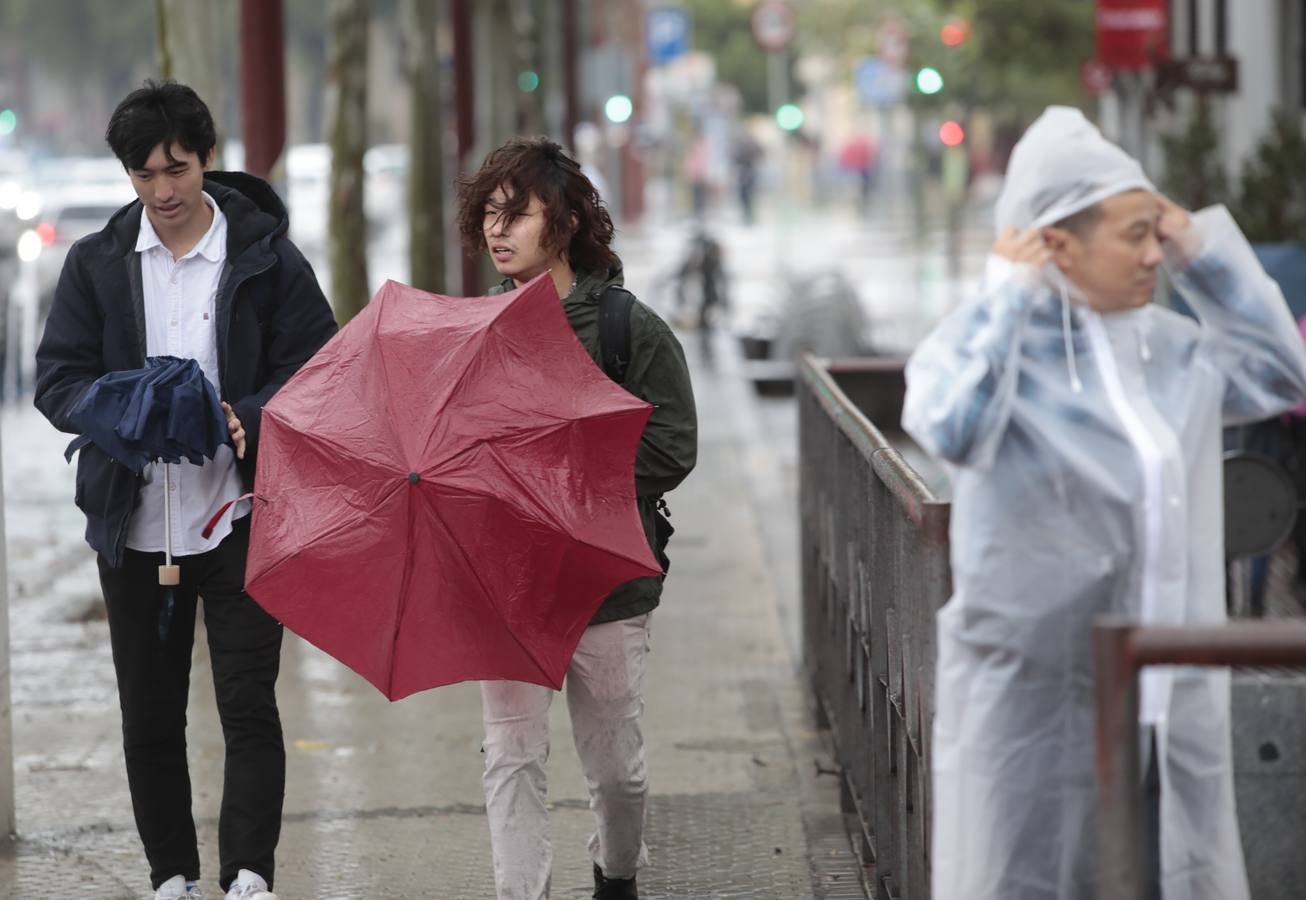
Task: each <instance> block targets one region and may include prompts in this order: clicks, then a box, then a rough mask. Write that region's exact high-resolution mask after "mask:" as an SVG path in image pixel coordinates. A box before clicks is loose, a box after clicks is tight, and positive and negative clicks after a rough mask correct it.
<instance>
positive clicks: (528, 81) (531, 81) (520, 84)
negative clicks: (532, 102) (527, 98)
mask: <svg viewBox="0 0 1306 900" xmlns="http://www.w3.org/2000/svg"><path fill="white" fill-rule="evenodd" d="M539 86H540V76H539V73H537V72H532V71H531V70H529V69H527V70H526V71H525V72H522V73H521V74H520V75H518V76H517V88H518V90H520V91H522V92H523V93H527V94H529V93H531V92H533V91H534V90H535V89H536V88H538V87H539Z"/></svg>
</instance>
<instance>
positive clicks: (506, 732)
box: [458, 138, 698, 900]
mask: <svg viewBox="0 0 1306 900" xmlns="http://www.w3.org/2000/svg"><path fill="white" fill-rule="evenodd" d="M460 188H461V189H460V193H459V201H458V207H459V208H458V225H459V230H460V232H461V235H462V240H463V244H464V247H465V248H466V249H467V251H468V252H469V253H489V255H490V259H491V261H492V262H493V264H494V267H495V269H496V270H497V271H498V272H499V274H501V275H503V276H504V280H503V282H502V283H501V284H500V285H498V286H497V287H496V288H495V289H494V290H493V291H492V293H499V292H502V291H507V290H512V289H514V288H517V287H521V286H522V285H524V284H526V283H527V282H528V281H530V280H531V279H533V278H535V277H537V276H539V275H541V274H543V273H545V272H548V273H549V275H550V277H551V278H552V280H553V284H554V286H555V287H556V288H557V291H558V296H559V297H561V298H562V305H563V309H564V311H565V312H566V314H567V318H568V320H569V321H570V323H571V326H572V328H573V329H575V331H576V336H577V337H578V338H579V339H580V342H581V344H582V345H583V346H584V347H585V349H586V350H587V351H588V352H589V354H590V356H591V358H593V359H594V361H595V363H596V364H597V365H600V366H601V367H603V368H604V370H605V371H607V373H608V375H609V376H610V377H612V378H613V379H614V380H615V381H617V382H618V383H619V384H620V385H621V386H622V387H624V388H625V389H626V390H628V391H630V392H631V393H632V394H635V395H636V396H638V397H640V398H642V399H643V400H646V401H647V402H649V403H651V404H653V407H654V411H653V414H652V415H651V416H650V418H649V420H648V424H647V425H646V426H645V429H644V434H643V437H642V439H641V442H640V446H639V450H638V452H637V454H636V457H635V493H636V495H637V497H638V501H639V509H640V515H641V518H642V520H643V523H644V530H645V534H646V536H647V538H648V541H649V545H650V547H651V548H652V549H653V550H654V551H655V553H656V555H657V556H658V558H659V559H660V560H661V562H662V565H663V568H664V570H665V568H666V567H667V565H668V561H667V558H666V555H665V553H664V549H665V544H666V538H667V537H669V534H670V526H669V525H668V524H667V523H666V520H665V519H664V518H663V517H662V515H661V513H660V512H659V511H658V507H659V505H660V504H661V503H662V495H663V494H664V493H666V492H667V491H670V490H671V489H673V488H675V487H676V486H677V485H679V484H680V483H681V481H683V480H684V479H685V477H686V476H687V475H688V474H689V472H690V470H692V469H693V468H694V462H695V460H696V456H697V434H698V430H697V419H696V414H695V410H694V395H693V390H692V388H691V386H690V379H689V369H688V367H687V365H686V363H685V355H684V352H683V350H682V349H681V347H680V343H679V342H678V341H677V340H676V337H675V335H673V334H672V332H671V329H670V328H669V327H667V324H666V323H665V322H663V321H662V319H661V318H659V317H658V315H657V314H656V313H654V312H653V311H652V310H651V309H649V308H648V307H647V306H645V305H644V304H642V303H640V302H638V301H637V300H635V299H634V298H633V296H629V292H627V291H625V289H624V288H623V287H622V266H621V260H619V259H618V258H617V255H616V254H615V253H614V252H613V251H612V247H611V243H612V238H613V225H612V218H611V217H610V216H609V215H608V211H607V209H605V208H604V206H603V203H602V200H601V199H600V197H599V194H598V191H596V190H595V188H594V185H593V184H592V183H591V182H590V180H589V179H588V178H587V177H586V176H585V175H584V173H583V172H582V171H581V168H580V165H579V164H578V163H577V162H576V161H575V160H574V159H573V158H571V157H570V156H568V155H567V153H566V152H564V151H563V149H562V148H561V147H560V146H559V145H558V144H556V143H554V142H553V141H550V140H548V139H545V138H514V139H512V140H510V141H508V142H507V143H506V144H504V145H503V146H502V147H499V148H498V149H497V150H495V151H494V152H492V153H491V154H490V155H489V156H488V157H487V158H486V160H485V163H484V164H483V165H482V166H481V168H480V170H479V171H478V172H477V173H476V174H475V175H473V176H471V177H470V178H468V179H465V180H464V181H463V182H462V183H461V184H460ZM622 294H626V295H628V296H625V297H622V296H621V295H622ZM605 296H606V297H607V300H606V301H605V299H604V298H605ZM618 300H620V301H625V302H626V303H628V304H629V310H630V314H629V323H628V328H629V353H628V358H626V359H621V360H620V361H619V364H618V365H617V366H616V371H614V370H613V367H612V366H609V365H605V355H606V354H605V353H604V348H603V346H602V343H603V342H602V341H601V340H600V327H599V314H600V309H601V307H602V306H603V304H604V303H605V302H607V303H612V302H614V301H618ZM609 349H610V348H609ZM664 577H665V574H664V576H659V577H646V578H637V579H635V580H633V581H630V582H627V583H626V584H623V585H621V586H620V587H618V588H617V589H616V590H615V591H613V592H612V594H611V595H610V596H608V597H607V599H606V600H605V601H604V603H603V605H602V606H601V607H600V609H599V611H598V613H597V614H596V615H595V616H594V618H593V620H592V621H591V623H590V626H589V628H587V629H586V631H585V633H584V635H583V636H582V638H581V640H580V644H579V645H578V646H577V648H576V653H575V655H574V657H573V658H572V661H571V665H570V667H569V668H568V670H567V676H566V685H565V690H566V692H567V706H568V709H569V711H570V713H571V725H572V735H573V738H574V739H575V743H576V750H577V753H578V754H579V755H580V762H581V768H582V770H583V771H584V773H585V782H586V785H587V786H588V788H589V793H590V807H591V809H592V810H593V811H594V818H595V832H594V834H593V836H592V837H591V838H590V841H589V854H590V859H591V861H592V862H593V866H594V895H593V896H594V897H596V898H604V900H628V898H638V896H639V895H638V892H637V889H636V884H635V879H636V872H637V870H638V869H639V868H640V867H641V866H643V865H645V864H646V863H647V861H648V849H647V847H646V846H645V845H644V813H645V806H646V802H647V798H648V776H647V766H646V763H645V754H644V735H643V731H642V724H641V719H642V715H643V711H644V700H643V688H644V678H645V662H646V658H647V655H648V651H649V616H650V614H651V613H652V611H653V609H654V608H655V607H656V606H657V605H658V603H659V601H660V599H661V595H662V582H663V578H664ZM481 698H482V712H483V717H484V724H485V741H484V744H483V747H484V750H485V775H484V779H483V781H484V788H485V806H486V811H487V814H488V817H489V822H490V843H491V847H492V849H493V855H494V879H495V886H496V889H497V893H498V897H499V900H544V898H547V897H548V896H549V884H550V879H551V873H552V865H553V857H552V846H551V843H550V840H549V815H548V808H547V806H546V785H547V781H546V774H545V768H544V767H545V761H546V760H547V759H548V755H549V706H550V704H551V703H552V700H553V691H551V690H550V689H549V688H547V687H541V686H540V685H535V684H526V683H523V682H516V681H486V682H482V684H481Z"/></svg>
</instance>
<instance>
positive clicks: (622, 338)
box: [599, 287, 676, 575]
mask: <svg viewBox="0 0 1306 900" xmlns="http://www.w3.org/2000/svg"><path fill="white" fill-rule="evenodd" d="M634 305H635V295H634V294H632V293H631V292H630V291H628V290H626V289H625V288H619V287H610V288H608V289H607V290H605V291H604V292H603V293H602V294H601V295H600V296H599V358H600V359H601V360H603V372H604V374H606V375H607V376H608V377H609V378H611V379H612V380H613V381H615V382H616V383H617V384H622V383H623V382H624V381H625V380H626V369H627V368H628V367H629V366H630V310H631V308H632V307H633V306H634ZM653 512H654V513H655V515H654V517H653V525H654V533H655V535H656V541H655V544H654V547H653V552H654V554H655V555H656V556H657V559H658V563H660V564H661V566H662V573H663V574H664V575H665V574H666V572H667V570H669V569H670V568H671V560H670V559H669V558H668V557H667V554H666V549H667V544H668V543H669V542H670V541H671V535H673V534H675V533H676V529H674V528H672V527H671V522H670V517H671V509H670V507H668V506H667V501H666V500H664V499H663V498H662V495H660V494H659V495H658V496H657V497H655V498H654V504H653Z"/></svg>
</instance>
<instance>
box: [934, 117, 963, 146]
mask: <svg viewBox="0 0 1306 900" xmlns="http://www.w3.org/2000/svg"><path fill="white" fill-rule="evenodd" d="M939 140H940V141H942V142H943V146H945V147H959V146H961V143H962V141H964V140H966V129H964V128H962V127H961V123H960V122H954V121H952V120H951V119H949V120H948V121H947V122H944V123H943V124H942V125H940V126H939Z"/></svg>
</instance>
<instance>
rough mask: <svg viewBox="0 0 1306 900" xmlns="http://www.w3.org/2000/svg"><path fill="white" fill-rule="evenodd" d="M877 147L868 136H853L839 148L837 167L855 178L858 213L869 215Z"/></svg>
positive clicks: (877, 152)
mask: <svg viewBox="0 0 1306 900" xmlns="http://www.w3.org/2000/svg"><path fill="white" fill-rule="evenodd" d="M879 155H880V153H879V147H877V146H876V144H875V141H874V140H873V139H872V138H871V136H870V135H869V134H860V133H859V134H854V135H853V136H852V137H850V138H848V139H847V140H846V141H844V144H843V146H842V147H841V148H839V165H840V167H842V168H843V169H844V170H846V171H848V172H851V173H852V174H853V175H854V176H856V178H857V197H858V211H859V212H860V213H861V214H862V215H863V216H866V215H869V214H870V210H871V188H872V187H873V186H874V184H875V167H876V163H877V162H878V161H879Z"/></svg>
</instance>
